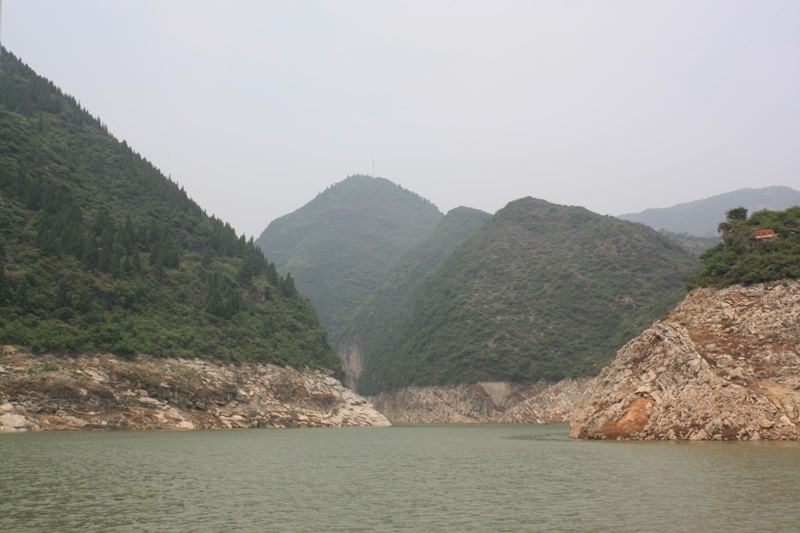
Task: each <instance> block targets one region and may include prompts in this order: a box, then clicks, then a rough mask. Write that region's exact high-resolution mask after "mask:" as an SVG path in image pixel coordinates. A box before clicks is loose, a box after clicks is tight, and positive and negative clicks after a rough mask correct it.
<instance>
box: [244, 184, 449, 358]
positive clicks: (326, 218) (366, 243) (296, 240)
mask: <svg viewBox="0 0 800 533" xmlns="http://www.w3.org/2000/svg"><path fill="white" fill-rule="evenodd" d="M442 216H443V215H442V213H441V212H440V211H439V209H437V208H436V206H435V205H433V204H432V203H430V202H429V201H428V200H425V199H424V198H421V197H420V196H418V195H417V194H415V193H413V192H411V191H408V190H406V189H404V188H402V187H400V186H399V185H396V184H394V183H392V182H391V181H389V180H387V179H384V178H372V177H369V176H364V175H354V176H350V177H348V178H347V179H345V180H344V181H341V182H339V183H337V184H335V185H332V186H331V187H329V188H327V189H326V190H325V191H323V192H322V193H320V194H319V195H317V197H316V198H314V199H313V200H312V201H310V202H309V203H307V204H306V205H304V206H303V207H301V208H300V209H298V210H296V211H294V212H293V213H290V214H288V215H285V216H283V217H280V218H278V219H275V220H273V221H272V222H270V224H269V226H267V228H266V229H265V230H264V231H263V233H262V234H261V236H260V237H259V238H258V239H257V240H256V245H257V246H259V247H260V248H261V249H262V250H264V252H265V253H266V255H267V257H269V258H270V259H271V260H272V261H274V262H275V266H276V267H277V269H278V271H280V272H282V273H284V274H286V275H288V274H289V273H291V275H292V277H293V278H294V280H295V282H296V284H297V288H298V289H299V290H300V292H301V293H303V294H304V295H306V296H307V297H308V298H309V299H310V300H311V302H312V303H313V304H314V308H315V309H316V311H317V313H318V315H319V317H320V319H321V320H322V323H323V324H325V326H326V327H327V328H328V332H329V336H330V337H329V338H330V340H331V343H332V344H334V345H335V344H336V341H337V339H338V336H339V333H340V331H341V328H342V327H343V326H344V325H345V324H346V323H347V322H348V320H349V319H350V317H351V315H352V313H353V312H354V311H355V310H356V308H358V306H359V305H361V304H362V303H363V302H364V300H365V299H366V298H367V296H368V295H369V294H370V293H371V292H372V291H373V290H374V289H375V288H376V287H377V286H378V284H379V283H380V281H381V279H382V278H383V276H384V274H386V272H387V271H388V270H389V268H391V266H392V265H393V264H394V263H395V261H397V260H398V259H399V258H400V257H401V256H402V255H403V254H404V253H405V252H407V251H408V250H410V249H411V248H413V247H414V246H415V245H416V244H417V243H419V242H420V241H421V240H422V239H424V238H425V237H426V236H428V234H429V233H430V232H431V231H433V229H434V228H435V227H436V225H437V224H438V222H439V220H441V218H442Z"/></svg>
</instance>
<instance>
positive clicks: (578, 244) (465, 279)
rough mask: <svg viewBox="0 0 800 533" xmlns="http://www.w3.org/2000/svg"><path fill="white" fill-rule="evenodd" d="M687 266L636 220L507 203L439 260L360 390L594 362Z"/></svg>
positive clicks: (574, 368)
mask: <svg viewBox="0 0 800 533" xmlns="http://www.w3.org/2000/svg"><path fill="white" fill-rule="evenodd" d="M698 266H699V263H698V261H697V259H696V258H695V257H693V256H692V255H691V254H689V253H688V252H686V251H685V250H683V249H682V248H681V247H679V246H678V245H677V244H675V243H674V242H673V241H671V240H670V239H668V238H666V237H664V236H662V235H659V234H658V233H657V232H656V231H654V230H652V229H650V228H647V227H645V226H643V225H641V224H632V223H630V222H626V221H622V220H619V219H616V218H613V217H605V216H601V215H597V214H595V213H592V212H590V211H587V210H586V209H583V208H580V207H566V206H560V205H555V204H551V203H548V202H545V201H543V200H535V199H532V198H524V199H521V200H517V201H514V202H511V203H510V204H508V205H507V206H506V207H505V208H504V209H502V210H500V211H498V213H497V214H496V215H495V216H494V217H493V218H492V219H491V221H489V223H488V224H486V225H485V226H484V227H483V228H481V229H480V230H478V231H477V232H475V234H474V235H472V237H470V238H469V239H467V240H466V241H465V242H463V243H462V244H461V245H460V246H458V247H457V248H456V249H455V251H454V252H453V253H452V254H451V255H450V256H449V257H448V258H447V260H446V261H445V262H444V264H443V266H442V267H441V269H439V270H438V272H437V273H436V274H435V275H434V276H433V277H432V278H431V280H430V281H429V282H428V283H427V285H426V287H425V291H424V294H423V295H422V296H421V297H420V299H419V300H418V301H417V302H416V305H415V308H414V310H413V312H412V313H411V314H410V316H409V317H408V319H407V320H405V322H404V323H403V325H402V327H401V328H400V331H399V332H398V334H397V336H396V337H395V339H394V341H393V345H392V347H391V351H390V353H389V355H388V356H387V357H386V359H385V364H383V365H382V366H381V367H380V368H379V369H377V370H376V371H375V373H374V374H373V375H362V378H361V383H362V384H363V386H360V387H359V390H361V391H362V392H364V393H369V394H372V393H375V392H378V391H381V390H391V389H395V388H400V387H405V386H409V385H417V386H428V385H442V384H456V383H474V382H476V381H513V382H533V381H536V380H539V379H546V380H551V381H556V380H559V379H562V378H565V377H571V376H580V375H587V374H590V373H593V372H596V371H598V370H599V369H600V367H601V366H602V365H603V364H605V363H607V362H608V361H609V360H611V359H612V358H613V356H614V353H615V352H616V350H617V349H619V348H620V347H621V346H622V345H623V344H625V342H627V341H628V340H630V339H631V338H633V337H635V336H636V335H637V334H639V333H640V332H641V331H642V330H644V329H645V328H646V327H648V326H649V325H650V324H651V323H652V322H653V321H654V320H655V319H656V318H658V317H659V316H660V315H662V314H663V313H664V312H665V311H667V310H668V309H669V308H670V307H671V306H673V305H674V304H675V303H676V302H678V301H680V299H681V298H682V297H683V296H684V295H685V289H684V284H685V278H686V276H687V275H689V274H691V273H692V272H694V271H695V270H696V268H697V267H698ZM364 364H365V366H366V365H368V364H369V363H368V362H365V363H364Z"/></svg>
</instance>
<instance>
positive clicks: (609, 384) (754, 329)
mask: <svg viewBox="0 0 800 533" xmlns="http://www.w3.org/2000/svg"><path fill="white" fill-rule="evenodd" d="M571 436H573V437H577V438H594V439H616V438H627V439H645V440H653V439H689V440H759V439H771V440H778V439H797V438H799V437H800V283H798V282H796V281H783V282H777V283H772V284H760V285H753V286H749V287H745V286H741V285H735V286H732V287H728V288H726V289H721V290H715V289H696V290H694V291H692V292H691V293H690V294H689V295H688V296H687V297H686V299H685V300H684V301H683V302H682V303H680V304H679V305H678V306H677V307H675V308H674V309H673V310H672V311H671V312H669V313H668V314H667V315H666V316H665V317H663V318H662V319H661V320H659V321H658V322H656V323H655V324H654V325H653V327H651V328H650V329H648V330H646V331H645V332H644V333H643V334H642V335H640V336H639V337H637V338H636V339H634V340H632V341H631V342H629V343H628V344H627V345H625V346H624V347H623V348H622V349H621V350H620V351H619V352H618V355H617V358H616V359H615V360H614V362H613V363H611V364H610V365H609V366H608V367H606V368H605V369H604V370H603V371H602V372H601V374H600V375H599V376H598V377H597V378H595V379H594V380H593V381H592V382H591V383H590V385H589V387H588V389H587V392H586V396H585V398H584V400H583V403H582V405H581V407H580V408H579V409H578V411H577V412H576V413H575V415H574V416H573V420H572V433H571Z"/></svg>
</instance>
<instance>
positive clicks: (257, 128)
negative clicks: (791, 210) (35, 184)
mask: <svg viewBox="0 0 800 533" xmlns="http://www.w3.org/2000/svg"><path fill="white" fill-rule="evenodd" d="M2 9H3V10H2V30H1V31H2V33H0V38H1V39H2V42H3V45H4V46H5V47H6V48H8V49H9V50H11V51H12V52H13V53H15V54H16V55H17V56H20V57H21V58H22V60H23V61H25V62H26V63H28V64H29V65H30V66H31V67H33V68H34V69H35V70H36V71H37V72H38V73H39V74H41V75H43V76H45V77H47V78H49V79H51V80H53V81H54V82H55V83H56V85H58V86H60V87H61V88H62V89H63V90H64V91H65V92H67V93H69V94H72V95H74V96H75V97H76V98H77V99H78V100H80V101H81V103H82V104H83V105H84V106H85V107H86V108H87V109H88V110H89V111H90V112H91V113H92V114H94V115H98V116H99V117H100V118H101V119H102V120H103V121H104V122H105V123H107V124H108V126H109V130H110V131H111V132H112V133H113V134H114V135H116V136H117V137H118V138H119V139H126V140H127V141H128V143H129V144H130V145H131V146H132V147H133V148H134V149H135V150H137V151H138V152H140V153H141V154H142V155H143V156H144V157H146V158H147V159H149V160H150V161H152V162H153V163H154V164H155V165H156V166H157V167H159V168H160V169H161V170H162V171H163V172H164V173H165V174H167V175H169V174H171V175H172V178H173V180H175V181H177V182H179V183H180V184H181V185H184V186H185V187H186V190H187V191H188V193H189V195H190V196H191V197H193V198H194V199H195V200H196V201H197V202H198V203H199V204H200V205H201V206H202V207H203V208H205V209H206V210H207V211H208V212H209V213H213V214H216V215H217V216H219V217H220V218H222V219H223V220H227V221H229V222H231V224H233V225H234V227H236V229H237V230H238V231H239V232H245V233H246V234H247V235H248V236H249V235H255V236H256V237H257V236H258V235H259V234H260V233H261V231H262V230H263V229H264V228H265V227H266V225H267V224H268V223H269V222H270V221H271V220H272V219H273V218H275V217H278V216H280V215H283V214H286V213H288V212H291V211H293V210H295V209H297V208H298V207H300V206H301V205H303V204H305V203H306V202H308V201H309V200H311V198H313V197H314V196H315V195H316V194H317V193H318V192H320V191H321V190H323V189H325V188H326V187H327V186H328V185H331V184H333V183H336V182H338V181H341V180H342V179H344V178H345V177H347V176H348V175H350V174H356V173H363V174H371V173H372V161H375V174H376V175H378V176H383V177H385V178H388V179H390V180H392V181H394V182H395V183H398V184H400V185H402V186H404V187H406V188H408V189H411V190H413V191H415V192H417V193H418V194H420V195H421V196H423V197H425V198H428V199H430V200H431V201H433V202H434V203H435V204H436V205H438V206H439V208H440V209H441V210H442V211H445V212H446V211H447V210H449V209H452V208H453V207H457V206H459V205H467V206H471V207H476V208H479V209H483V210H486V211H489V212H494V211H495V210H497V209H499V208H501V207H502V206H504V205H505V204H506V203H508V202H509V201H511V200H514V199H516V198H519V197H522V196H528V195H530V196H535V197H539V198H544V199H546V200H549V201H552V202H557V203H563V204H571V205H583V206H586V207H588V208H589V209H591V210H593V211H596V212H599V213H603V214H621V213H626V212H634V211H640V210H642V209H645V208H648V207H666V206H669V205H673V204H676V203H680V202H685V201H691V200H695V199H698V198H703V197H707V196H711V195H714V194H719V193H722V192H727V191H731V190H734V189H738V188H742V187H763V186H767V185H788V186H790V187H793V188H796V189H800V2H798V1H796V0H791V1H776V0H769V1H755V0H753V1H747V2H736V1H731V0H724V1H718V2H717V1H698V0H691V1H686V2H681V1H676V0H670V1H667V2H657V1H647V2H642V1H638V0H636V1H633V0H631V1H627V2H611V1H595V0H593V1H586V2H580V1H567V0H557V1H556V0H554V1H532V0H529V1H519V2H511V1H509V2H504V1H497V0H491V1H489V0H487V1H482V2H470V1H465V0H457V1H435V0H423V1H418V2H417V1H408V0H402V1H399V0H398V1H393V2H389V1H374V0H373V1H352V2H350V1H326V2H320V1H302V2H300V1H291V2H290V1H280V2H266V1H259V2H256V1H250V2H245V1H239V2H232V1H219V0H218V1H215V2H204V1H198V0H191V1H177V0H172V1H169V2H166V1H163V0H158V1H155V0H154V1H125V0H119V1H107V0H102V1H100V0H92V1H89V0H85V1H78V0H72V1H69V2H65V1H63V0H58V1H56V0H52V1H43V0H6V1H5V2H3V3H2Z"/></svg>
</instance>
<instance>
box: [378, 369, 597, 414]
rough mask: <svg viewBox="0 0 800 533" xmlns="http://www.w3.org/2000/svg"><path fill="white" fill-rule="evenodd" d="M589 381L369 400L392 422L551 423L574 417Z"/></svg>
mask: <svg viewBox="0 0 800 533" xmlns="http://www.w3.org/2000/svg"><path fill="white" fill-rule="evenodd" d="M588 382H589V380H588V379H584V380H565V381H561V382H559V383H555V384H548V383H545V382H539V383H536V384H534V385H521V384H516V383H506V382H482V383H475V384H473V385H451V386H437V387H408V388H405V389H399V390H396V391H392V392H382V393H380V394H378V395H377V396H373V397H370V400H371V401H372V402H373V404H374V405H375V408H376V409H378V411H380V412H381V413H383V414H384V415H386V418H388V419H389V420H390V421H391V422H392V423H406V424H448V423H461V424H464V423H492V422H497V423H530V422H534V423H540V424H542V423H550V422H565V421H568V420H569V419H570V413H571V412H572V411H573V410H574V408H575V406H576V405H577V403H578V401H579V400H580V398H581V395H582V393H583V390H584V388H585V386H586V384H587V383H588Z"/></svg>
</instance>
